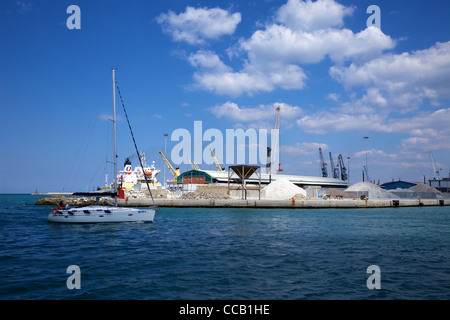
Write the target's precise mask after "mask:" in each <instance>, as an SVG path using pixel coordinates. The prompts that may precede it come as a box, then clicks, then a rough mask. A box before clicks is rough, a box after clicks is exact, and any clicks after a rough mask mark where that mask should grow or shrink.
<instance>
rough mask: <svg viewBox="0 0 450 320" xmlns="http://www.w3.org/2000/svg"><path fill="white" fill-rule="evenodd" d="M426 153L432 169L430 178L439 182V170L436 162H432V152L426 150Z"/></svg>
mask: <svg viewBox="0 0 450 320" xmlns="http://www.w3.org/2000/svg"><path fill="white" fill-rule="evenodd" d="M428 153H429V154H430V159H431V166H432V167H433V177H432V179H435V180H441V178H440V175H439V170H438V168H437V165H436V162H435V161H434V157H433V151H431V150H428Z"/></svg>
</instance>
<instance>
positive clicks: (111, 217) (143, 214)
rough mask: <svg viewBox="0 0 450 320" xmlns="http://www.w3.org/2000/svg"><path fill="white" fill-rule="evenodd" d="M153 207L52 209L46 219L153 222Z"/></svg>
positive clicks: (62, 220) (70, 221) (54, 220)
mask: <svg viewBox="0 0 450 320" xmlns="http://www.w3.org/2000/svg"><path fill="white" fill-rule="evenodd" d="M155 211H156V210H155V209H148V208H145V209H138V208H123V207H109V206H86V207H80V208H70V209H59V210H58V209H56V208H55V209H53V211H52V213H50V214H49V215H48V218H47V219H48V221H50V222H60V223H117V222H153V219H154V218H155Z"/></svg>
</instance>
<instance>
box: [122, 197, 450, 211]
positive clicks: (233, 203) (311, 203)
mask: <svg viewBox="0 0 450 320" xmlns="http://www.w3.org/2000/svg"><path fill="white" fill-rule="evenodd" d="M155 203H156V204H157V206H158V207H161V208H165V207H172V208H192V207H194V208H195V207H197V208H286V209H301V208H304V209H314V208H317V209H325V208H329V209H333V208H392V207H418V206H449V205H450V199H431V200H421V199H420V200H419V199H415V200H411V199H403V200H391V199H386V200H367V201H366V200H353V199H348V200H346V199H344V200H296V201H293V200H217V199H216V200H215V199H206V200H182V199H155ZM118 205H119V206H129V207H148V206H151V205H152V200H151V199H128V200H127V199H119V202H118Z"/></svg>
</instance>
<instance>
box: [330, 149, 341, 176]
mask: <svg viewBox="0 0 450 320" xmlns="http://www.w3.org/2000/svg"><path fill="white" fill-rule="evenodd" d="M330 165H331V172H332V173H333V178H335V179H339V168H338V167H336V166H335V165H334V161H333V157H332V156H331V152H330Z"/></svg>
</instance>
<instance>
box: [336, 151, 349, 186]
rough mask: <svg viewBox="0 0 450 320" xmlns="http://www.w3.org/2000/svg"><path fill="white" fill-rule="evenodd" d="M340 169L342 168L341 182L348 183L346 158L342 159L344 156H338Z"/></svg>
mask: <svg viewBox="0 0 450 320" xmlns="http://www.w3.org/2000/svg"><path fill="white" fill-rule="evenodd" d="M338 167H340V168H341V180H343V181H347V178H348V176H347V168H346V167H345V164H344V158H343V157H342V154H340V155H339V156H338Z"/></svg>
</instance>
